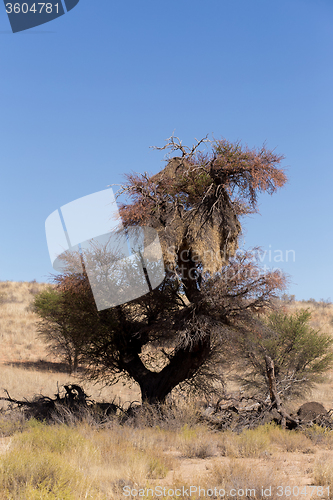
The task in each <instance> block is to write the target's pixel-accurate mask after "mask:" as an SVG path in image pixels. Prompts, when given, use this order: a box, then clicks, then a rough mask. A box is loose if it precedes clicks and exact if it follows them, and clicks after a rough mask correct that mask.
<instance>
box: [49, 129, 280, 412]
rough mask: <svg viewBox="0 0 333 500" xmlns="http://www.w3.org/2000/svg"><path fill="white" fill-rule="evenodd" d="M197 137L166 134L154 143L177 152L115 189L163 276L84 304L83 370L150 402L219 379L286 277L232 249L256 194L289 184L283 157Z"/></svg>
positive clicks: (64, 286)
mask: <svg viewBox="0 0 333 500" xmlns="http://www.w3.org/2000/svg"><path fill="white" fill-rule="evenodd" d="M204 142H206V139H204V140H202V141H199V142H197V144H196V145H194V146H193V147H192V148H187V147H185V146H183V145H182V143H181V141H180V140H179V139H177V138H174V137H171V138H170V139H169V140H168V143H167V144H166V146H164V147H163V148H160V149H170V150H171V153H178V154H179V153H180V155H181V156H174V157H173V158H171V159H170V160H169V161H168V162H167V165H166V167H165V168H164V169H163V170H162V171H161V172H159V173H158V174H156V175H153V176H150V175H148V174H147V173H144V174H143V175H139V174H130V175H128V176H127V182H126V183H125V184H124V185H123V186H121V189H120V191H119V193H118V194H127V195H128V197H129V202H128V203H127V204H123V205H121V207H120V213H121V217H122V222H123V224H124V226H125V227H129V226H149V227H153V228H154V229H156V230H157V232H158V234H159V239H160V242H161V246H162V250H163V258H164V264H165V270H166V277H165V279H164V281H163V283H162V284H161V285H160V286H159V287H157V288H156V289H155V290H152V291H150V293H148V294H147V295H145V296H143V297H140V298H139V299H136V300H135V301H132V302H130V303H127V304H123V305H120V306H117V307H114V308H110V309H107V310H103V311H100V312H98V311H97V309H96V308H95V310H93V308H91V309H90V314H91V319H90V320H89V321H88V325H89V327H88V334H87V336H86V339H87V341H86V343H85V347H84V353H83V357H84V360H85V363H86V365H87V367H88V370H89V375H90V377H92V378H95V379H101V378H104V379H105V380H106V381H108V382H109V383H110V382H114V381H115V380H117V378H118V377H119V376H123V375H125V376H128V377H130V378H131V379H132V380H135V381H136V382H137V383H138V384H139V386H140V389H141V393H142V399H143V400H146V401H149V402H151V403H153V402H161V401H164V400H165V398H166V396H167V395H168V394H169V393H170V392H171V391H172V390H173V389H174V388H175V387H177V386H179V385H180V384H183V383H195V381H197V382H198V380H199V381H200V386H201V388H205V387H207V384H209V383H211V382H217V381H222V379H223V377H222V375H223V372H222V373H221V370H220V367H221V366H222V362H223V360H225V359H226V346H229V348H230V346H232V342H230V338H231V337H232V335H234V334H235V332H237V331H238V330H239V329H244V328H245V327H246V324H248V321H249V320H250V318H251V313H253V312H260V311H261V310H263V309H264V308H265V307H266V306H267V305H268V304H269V303H270V300H271V298H272V297H273V296H274V295H275V294H276V293H277V292H278V291H279V290H282V289H283V288H284V287H285V284H286V280H285V277H284V276H282V275H281V274H280V273H279V272H271V271H269V272H266V273H263V272H262V271H261V270H260V268H259V266H258V264H257V263H256V262H254V260H253V255H251V254H250V253H245V254H237V253H236V251H237V247H238V238H239V235H240V232H241V224H240V218H241V217H242V216H245V215H246V214H249V213H254V212H256V211H257V196H258V194H259V193H260V192H265V191H266V192H268V193H270V194H272V193H274V192H275V191H276V190H277V188H279V187H281V186H283V185H284V183H285V182H286V176H285V174H284V172H283V170H282V169H281V168H279V164H280V162H281V161H282V159H283V157H282V156H279V155H277V154H275V153H274V152H273V151H270V150H267V149H266V147H265V146H263V147H262V148H261V149H259V150H250V149H249V148H247V147H243V146H241V144H240V143H234V144H233V143H230V142H228V141H226V140H225V139H222V140H219V141H216V142H214V143H210V149H209V151H208V152H206V153H203V152H202V151H201V150H200V146H201V145H203V143H204ZM84 276H85V274H84V272H83V274H82V279H84ZM85 278H86V280H87V277H85ZM57 281H58V285H57V286H58V288H57V290H58V291H59V293H64V291H65V290H66V293H67V302H65V304H64V307H65V308H67V312H68V317H70V311H71V309H72V306H73V304H75V307H77V304H78V301H77V300H76V299H75V300H74V298H75V297H77V294H79V293H80V289H79V288H77V287H76V285H75V280H73V278H72V275H71V273H70V272H69V273H65V274H63V275H60V276H58V278H57ZM71 296H72V297H73V303H72V302H71V299H70V297H71ZM83 303H84V301H83ZM50 319H51V321H52V318H50ZM83 328H84V327H83ZM209 387H210V388H211V387H212V384H210V385H209Z"/></svg>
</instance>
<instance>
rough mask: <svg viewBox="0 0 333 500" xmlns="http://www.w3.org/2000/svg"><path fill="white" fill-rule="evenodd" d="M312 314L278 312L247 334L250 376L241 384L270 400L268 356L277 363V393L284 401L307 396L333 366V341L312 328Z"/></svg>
mask: <svg viewBox="0 0 333 500" xmlns="http://www.w3.org/2000/svg"><path fill="white" fill-rule="evenodd" d="M310 318H311V313H310V312H309V311H308V310H306V309H302V310H300V311H298V312H296V313H294V314H289V315H288V314H285V313H284V312H281V311H277V312H274V313H273V314H271V315H270V316H268V318H267V319H266V320H264V321H263V322H261V323H259V324H257V326H256V328H254V331H253V332H252V334H250V335H249V334H248V333H247V334H245V335H243V336H242V338H241V340H240V344H241V345H240V346H241V348H242V350H243V352H244V353H245V355H244V358H245V364H246V368H248V370H247V374H246V375H245V376H237V380H238V381H239V382H241V384H242V385H243V386H244V387H245V388H246V389H247V390H249V391H250V392H252V393H256V394H257V395H258V396H260V397H265V398H266V397H269V388H268V379H267V374H266V365H265V359H264V358H265V355H266V354H267V355H268V356H270V357H271V358H272V360H273V362H274V367H275V378H276V383H277V389H278V392H279V393H280V396H281V397H282V398H287V397H289V398H290V397H291V396H293V397H297V396H303V395H304V394H305V393H306V392H307V391H309V390H310V389H311V388H312V387H313V385H314V384H315V383H317V382H322V381H323V379H324V374H325V372H326V371H327V370H328V369H329V368H330V367H331V366H332V365H333V351H332V345H333V339H332V337H331V336H330V335H328V334H326V333H321V332H319V331H316V330H314V329H313V328H311V327H310V326H309V321H310Z"/></svg>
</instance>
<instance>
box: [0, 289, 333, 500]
mask: <svg viewBox="0 0 333 500" xmlns="http://www.w3.org/2000/svg"><path fill="white" fill-rule="evenodd" d="M44 286H45V285H43V284H38V283H11V282H0V336H1V346H2V349H1V354H0V362H1V384H0V387H1V388H3V389H7V390H8V391H9V392H10V394H11V395H12V396H13V397H15V398H17V399H20V398H24V397H26V398H32V397H33V396H34V395H35V394H38V393H43V394H44V395H48V396H53V394H54V393H55V392H56V390H57V383H58V384H59V385H62V384H64V383H74V382H79V381H78V379H75V378H74V377H71V376H69V375H68V374H66V372H65V371H64V367H63V365H61V363H59V360H57V359H56V358H52V356H49V355H47V351H46V349H45V346H44V344H43V343H42V342H41V341H40V340H39V339H38V338H37V336H36V325H37V321H38V319H37V318H36V317H35V315H34V314H33V313H32V312H31V310H29V304H30V303H31V300H32V298H33V295H34V294H35V293H37V292H38V291H39V290H41V289H42V288H43V287H44ZM286 307H287V308H288V310H290V311H294V310H296V309H299V308H301V307H307V308H309V309H310V310H311V312H312V326H313V327H314V328H316V329H322V330H323V331H326V332H329V333H332V335H333V306H332V305H329V304H325V303H324V302H323V303H322V304H318V303H300V302H293V301H291V302H290V303H288V304H286ZM332 377H333V372H331V373H329V374H328V379H327V382H326V383H324V384H321V385H318V386H317V387H316V388H315V390H314V391H313V393H312V395H311V397H310V398H308V400H316V401H318V402H320V403H322V404H323V405H324V406H325V407H326V409H330V408H332V407H333V391H332V384H333V378H332ZM84 387H85V389H86V392H87V393H88V394H89V395H91V397H92V398H93V399H96V400H99V401H102V400H103V399H104V400H106V401H110V400H112V399H113V398H114V397H115V398H116V401H118V400H120V402H122V403H126V401H130V400H135V399H138V398H139V392H138V390H137V389H136V388H135V387H132V388H130V387H123V386H121V385H119V386H118V387H113V388H102V387H98V386H92V385H89V384H85V385H84ZM302 402H305V401H300V402H298V403H297V406H298V405H299V404H300V403H302ZM174 412H176V413H174ZM196 416H197V414H196V407H195V404H194V402H193V403H189V402H186V404H184V403H183V404H180V405H179V406H178V409H177V410H173V411H171V410H170V414H169V417H168V419H167V420H166V421H161V420H159V417H158V415H157V414H154V413H152V411H151V409H149V408H147V409H146V410H145V413H144V414H143V415H142V416H141V417H140V418H139V420H137V421H136V425H135V426H134V425H130V423H129V424H126V425H122V426H121V425H119V422H118V421H117V420H116V419H114V420H110V421H109V422H107V423H105V424H103V425H97V424H94V422H93V421H91V420H90V419H89V417H87V419H86V420H85V421H84V422H80V423H75V422H73V424H72V425H69V426H68V425H67V426H65V425H63V424H61V423H59V424H57V425H45V424H42V423H38V422H36V421H34V420H31V421H30V422H26V421H23V420H22V418H20V417H19V416H18V415H17V416H16V415H12V416H11V417H10V418H9V417H5V416H1V415H0V500H2V499H13V500H35V499H41V500H43V499H45V500H51V499H52V500H76V499H85V498H91V499H96V500H99V499H105V500H111V499H121V498H131V497H129V496H127V497H126V496H124V495H123V487H124V486H128V487H130V488H132V489H134V490H135V489H136V490H137V492H138V489H139V487H141V488H144V487H145V488H148V487H149V488H155V487H156V486H160V487H161V488H163V487H165V488H166V490H165V491H166V495H167V496H166V498H188V496H186V494H185V495H180V496H179V494H178V493H179V491H181V490H179V491H177V496H176V495H172V492H171V491H168V490H169V489H170V490H171V489H175V488H182V487H183V486H184V487H185V489H186V488H189V487H190V486H197V487H199V486H200V487H201V488H202V489H206V491H207V489H208V488H210V487H212V488H214V487H217V488H218V489H225V491H226V494H227V493H228V492H229V491H230V489H231V488H235V489H236V493H237V492H238V493H237V494H236V495H234V496H233V497H232V498H235V499H237V500H239V499H241V498H245V497H246V491H245V490H246V488H248V489H253V488H254V489H255V493H256V495H255V496H256V498H261V490H262V488H264V489H266V488H269V487H270V486H271V487H272V495H271V496H269V497H267V498H271V499H273V500H278V499H279V498H283V499H284V498H289V499H293V500H295V499H296V498H300V499H306V498H310V494H311V492H312V497H311V498H327V490H326V487H327V486H328V485H329V486H330V487H331V489H332V492H333V433H332V432H328V431H323V430H322V429H320V428H317V427H313V428H312V429H309V430H307V431H303V432H296V431H284V430H282V429H280V428H278V427H275V426H272V425H266V426H264V427H260V428H258V429H256V430H253V431H245V432H243V433H242V434H240V435H236V434H232V433H230V432H223V433H222V432H213V431H212V430H209V429H208V428H205V427H203V426H198V424H197V423H196V421H197V419H196ZM152 423H153V424H154V426H153V427H151V424H152ZM306 485H308V489H307V490H305V489H304V486H306ZM309 485H317V486H323V487H325V489H324V490H320V489H319V490H317V489H314V490H310V489H309ZM278 486H282V487H283V490H281V489H278ZM288 486H290V487H291V490H289V489H288V488H287V487H288ZM293 488H294V489H293ZM297 488H299V489H297ZM126 491H127V490H126ZM305 491H307V494H306V495H305V494H304V493H305ZM134 492H135V491H134ZM290 492H291V495H290ZM138 493H139V492H138ZM281 493H282V494H281ZM293 493H294V494H293ZM321 493H323V495H321ZM251 494H252V496H253V493H248V497H249V496H251ZM137 498H139V496H137ZM146 498H147V497H146ZM156 498H157V497H156ZM158 498H163V497H161V496H160V497H158ZM192 498H199V496H198V494H197V495H192ZM200 498H204V497H203V494H202V495H201V497H200ZM210 498H216V497H214V496H211V497H210ZM229 498H230V496H229ZM330 498H333V494H332V495H330Z"/></svg>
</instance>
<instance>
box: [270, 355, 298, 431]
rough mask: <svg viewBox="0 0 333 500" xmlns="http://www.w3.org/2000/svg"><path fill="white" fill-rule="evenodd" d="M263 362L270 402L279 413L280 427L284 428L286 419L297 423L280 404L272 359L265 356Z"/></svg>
mask: <svg viewBox="0 0 333 500" xmlns="http://www.w3.org/2000/svg"><path fill="white" fill-rule="evenodd" d="M265 362H266V373H267V377H268V382H269V394H270V398H271V403H272V405H273V406H275V408H276V409H277V411H278V412H279V413H280V415H281V427H282V429H285V428H286V421H287V419H288V420H290V421H291V422H293V423H294V424H296V425H298V423H299V422H298V420H295V419H294V418H292V417H291V416H290V415H288V413H287V412H286V411H285V410H284V408H283V406H282V402H281V399H280V396H279V393H278V391H277V387H276V379H275V374H274V363H273V360H272V358H271V357H270V356H267V355H266V356H265Z"/></svg>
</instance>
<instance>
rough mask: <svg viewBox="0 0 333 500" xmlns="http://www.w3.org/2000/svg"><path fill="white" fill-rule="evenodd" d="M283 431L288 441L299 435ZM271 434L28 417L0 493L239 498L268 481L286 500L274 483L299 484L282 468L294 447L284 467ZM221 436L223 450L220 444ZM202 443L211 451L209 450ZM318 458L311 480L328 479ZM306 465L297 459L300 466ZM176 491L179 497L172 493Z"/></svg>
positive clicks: (4, 459) (9, 452)
mask: <svg viewBox="0 0 333 500" xmlns="http://www.w3.org/2000/svg"><path fill="white" fill-rule="evenodd" d="M285 432H286V436H289V437H290V438H291V439H292V437H293V436H296V435H298V433H295V432H294V431H290V432H289V433H288V432H287V431H285ZM276 435H277V433H276V428H275V427H274V426H264V427H263V428H261V429H258V430H255V431H251V432H250V431H246V432H243V433H242V434H240V435H236V434H232V433H229V432H223V433H221V432H218V433H216V432H212V431H211V430H209V429H206V428H205V427H198V426H196V427H193V428H190V427H183V428H182V429H181V430H180V431H179V430H168V429H159V428H151V427H147V428H136V427H132V426H130V425H119V422H118V421H117V420H116V419H113V420H110V421H109V423H108V424H107V425H106V426H104V427H96V426H92V425H89V423H86V422H82V423H80V424H77V425H75V426H66V425H61V424H60V425H46V424H42V423H38V422H36V421H34V420H32V421H30V422H28V423H26V424H25V425H24V427H23V428H22V429H21V430H20V431H17V430H16V432H15V433H14V435H13V436H12V438H11V442H10V445H9V447H7V449H4V450H2V453H1V454H0V499H11V498H12V499H15V500H19V499H22V500H23V499H24V500H29V499H37V498H38V499H40V498H41V499H46V500H50V499H53V500H76V499H78V500H81V499H83V498H92V499H97V500H102V499H103V500H104V499H105V500H113V499H115V500H118V499H120V498H124V495H123V493H124V490H123V488H124V487H125V486H127V487H128V488H130V489H136V490H139V489H140V488H155V487H157V486H161V487H166V488H167V489H168V488H176V487H183V486H184V487H185V488H189V487H191V486H192V487H197V488H199V487H201V488H204V489H206V490H207V489H208V488H213V489H214V488H215V487H216V488H218V489H225V490H226V491H230V489H231V488H235V489H236V490H237V494H236V496H234V498H237V499H238V500H239V499H240V498H242V497H244V493H243V492H242V490H243V489H246V488H247V489H248V490H250V489H252V490H253V489H254V490H255V491H256V495H255V496H256V498H258V497H259V498H262V496H263V495H262V488H263V489H264V490H265V489H267V488H269V487H271V488H272V495H271V498H273V499H276V498H278V497H279V498H285V497H287V496H288V494H286V495H284V494H283V495H277V492H278V490H277V487H278V486H279V485H289V486H293V485H297V484H298V486H300V484H299V483H297V478H296V477H291V476H289V477H288V476H286V474H285V470H284V469H288V467H290V465H289V464H290V463H293V461H294V455H292V453H290V454H291V456H290V462H287V461H286V460H284V462H283V465H282V468H281V467H278V466H277V464H278V458H279V457H280V450H281V443H280V441H279V442H278V443H277V444H276ZM303 437H304V438H305V439H307V438H306V437H305V436H303ZM226 440H227V441H228V443H229V444H228V448H227V450H228V452H227V453H226V449H223V447H222V444H223V443H224V442H225V441H226ZM189 443H190V447H188V445H189ZM204 443H206V447H205V448H203V444H204ZM208 443H210V446H211V447H212V448H213V449H214V454H213V453H211V451H210V452H209V453H207V451H208V448H207V446H208ZM258 443H259V444H258ZM203 449H204V452H203V453H202V450H203ZM321 449H322V448H321V447H320V446H319V447H318V450H319V451H320V450H321ZM193 450H195V453H193ZM198 450H199V453H197V451H198ZM235 451H236V453H235ZM184 453H187V457H186V458H185V457H184ZM324 453H328V452H327V451H326V452H324ZM212 454H213V455H214V456H211V455H212ZM236 455H237V456H236ZM274 457H276V460H275V458H274ZM304 457H306V455H304ZM324 458H325V467H322V466H320V465H322V459H317V462H316V463H315V465H314V469H313V474H312V477H311V481H312V482H314V484H318V485H327V484H330V483H329V482H330V481H332V472H331V471H332V464H333V457H332V454H327V455H324ZM306 463H307V462H305V460H303V466H304V468H305V466H306ZM326 463H327V464H328V465H327V467H326ZM300 467H302V465H300ZM251 496H254V495H251V494H250V492H248V497H249V498H250V497H251ZM266 496H267V495H266ZM176 497H177V498H183V497H182V496H179V495H178V496H174V497H172V496H171V498H176ZM184 498H186V495H184ZM192 498H199V497H198V495H193V496H192ZM302 498H307V497H304V496H302Z"/></svg>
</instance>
